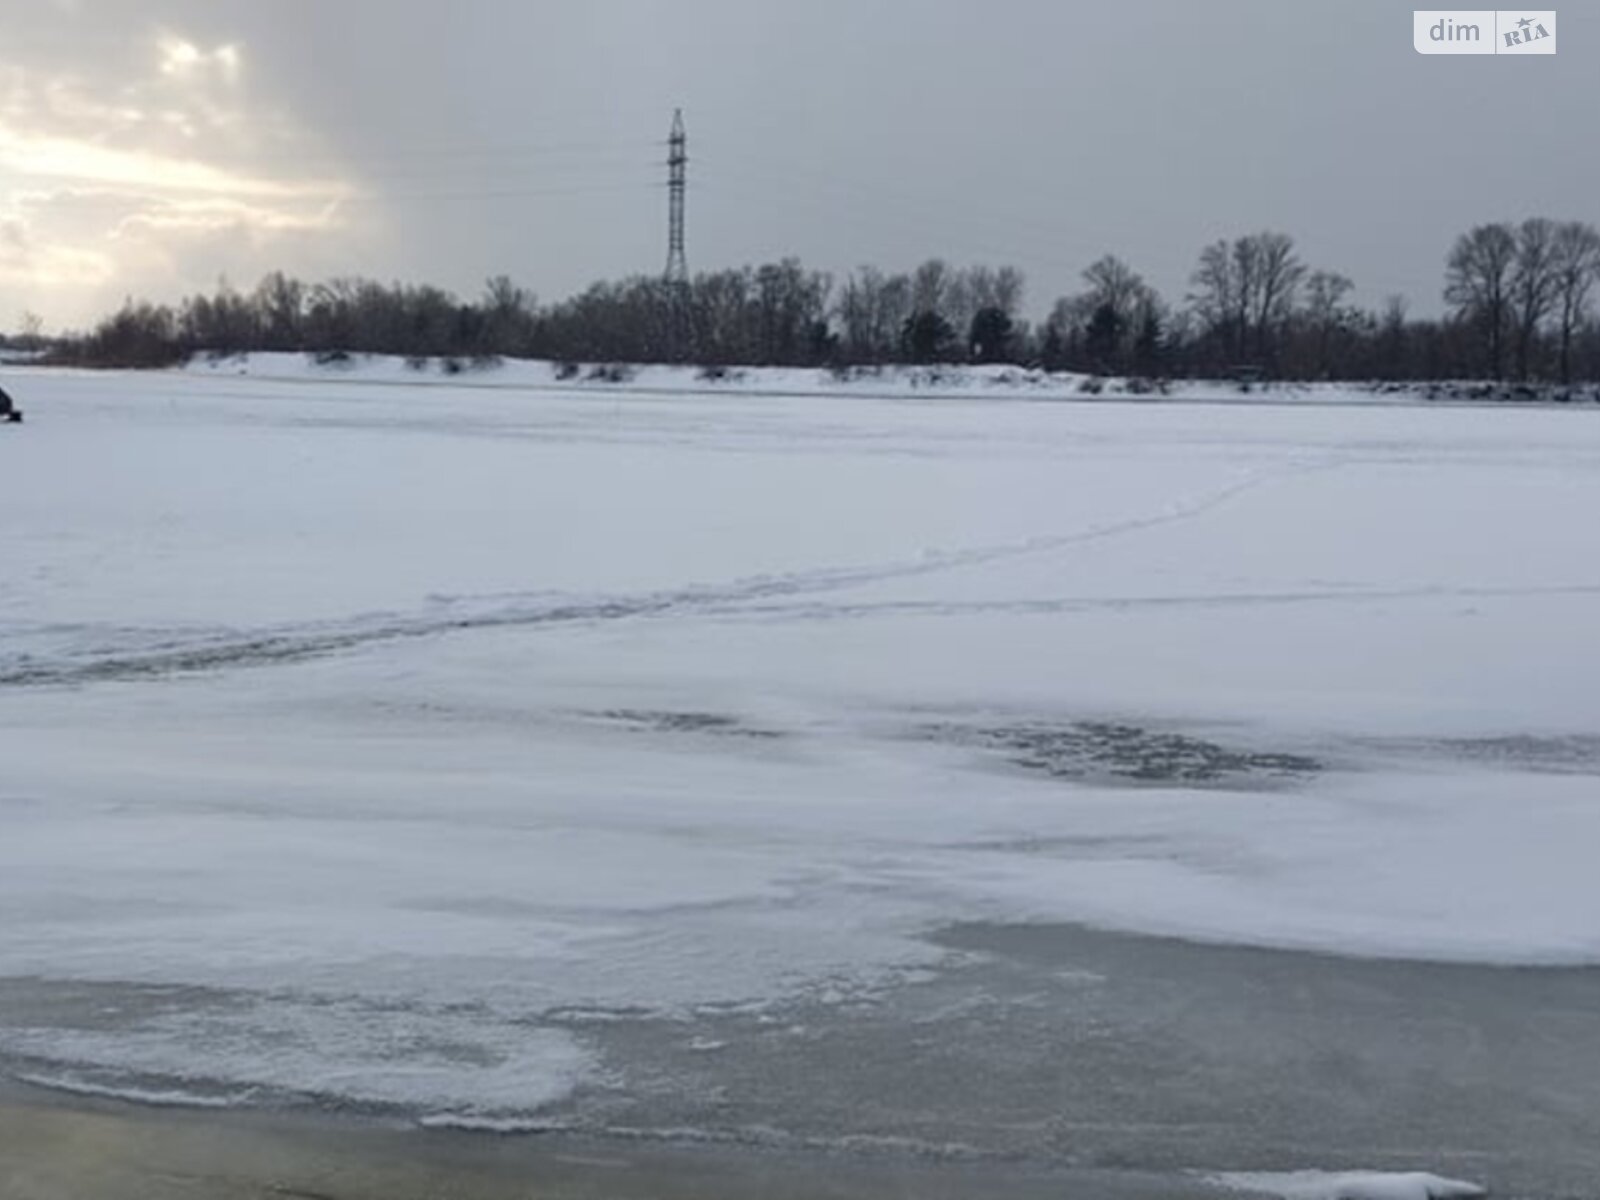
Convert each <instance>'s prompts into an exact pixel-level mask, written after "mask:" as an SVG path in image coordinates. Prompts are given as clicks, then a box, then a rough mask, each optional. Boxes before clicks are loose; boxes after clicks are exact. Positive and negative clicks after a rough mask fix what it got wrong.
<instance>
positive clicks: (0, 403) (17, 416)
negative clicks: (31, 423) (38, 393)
mask: <svg viewBox="0 0 1600 1200" xmlns="http://www.w3.org/2000/svg"><path fill="white" fill-rule="evenodd" d="M21 422H22V410H21V409H20V408H18V407H17V406H16V405H15V404H13V403H12V402H11V397H10V396H8V395H6V390H5V388H0V423H3V424H7V425H18V424H21Z"/></svg>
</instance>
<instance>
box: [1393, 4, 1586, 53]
mask: <svg viewBox="0 0 1600 1200" xmlns="http://www.w3.org/2000/svg"><path fill="white" fill-rule="evenodd" d="M1411 36H1412V41H1413V43H1414V44H1415V46H1416V48H1417V53H1418V54H1554V53H1555V52H1556V14H1555V10H1554V9H1551V8H1547V9H1540V10H1537V11H1535V10H1526V9H1525V10H1519V9H1500V10H1499V11H1496V10H1494V9H1492V8H1485V9H1435V8H1429V9H1417V10H1416V11H1415V12H1413V13H1412V29H1411Z"/></svg>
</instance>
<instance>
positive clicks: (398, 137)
mask: <svg viewBox="0 0 1600 1200" xmlns="http://www.w3.org/2000/svg"><path fill="white" fill-rule="evenodd" d="M135 7H137V9H138V11H137V12H134V11H130V10H131V9H134V8H135ZM0 14H3V15H4V16H5V17H6V18H7V20H6V26H7V28H8V29H14V30H21V31H22V32H21V33H20V34H19V35H18V36H16V37H8V39H7V41H8V45H7V49H8V56H7V63H6V66H5V68H4V69H3V70H0V130H4V131H6V132H7V133H9V135H10V136H11V138H12V142H11V143H10V145H11V152H10V153H9V155H7V154H6V153H5V150H6V145H7V143H5V141H4V139H3V138H0V222H4V223H5V226H6V230H7V232H6V233H5V236H4V238H0V247H3V248H0V286H3V287H4V288H5V293H6V296H7V297H8V299H11V301H12V302H11V307H13V308H15V309H18V310H20V309H21V308H22V307H33V308H36V309H38V310H40V311H43V312H45V313H46V314H47V315H48V316H50V317H51V318H52V319H53V320H58V321H61V320H81V319H82V318H83V317H84V316H85V315H86V314H87V313H88V312H90V311H92V310H93V309H94V308H95V307H96V306H101V305H104V304H106V303H109V302H111V301H112V300H113V299H114V298H115V297H118V296H120V295H121V294H123V293H126V292H135V293H143V294H150V295H155V296H160V297H163V298H170V297H171V296H173V295H175V294H177V293H178V292H180V291H182V290H184V289H186V288H188V287H193V286H208V285H209V284H210V283H212V282H214V281H215V279H216V277H217V276H218V275H221V274H226V275H228V276H230V277H231V278H234V279H235V280H237V281H240V282H242V283H249V282H252V281H253V279H254V277H255V275H258V274H260V273H261V272H262V271H264V270H266V269H268V268H269V267H273V266H280V265H281V266H283V267H284V268H286V269H289V270H293V271H295V272H298V273H301V274H305V275H323V274H331V273H354V272H363V273H370V274H375V275H378V276H381V277H386V278H393V277H406V278H417V279H423V278H426V279H429V280H434V281H437V282H441V283H444V284H446V285H448V286H451V287H454V288H457V289H460V290H463V291H467V292H474V291H476V290H477V288H478V286H479V284H480V283H481V281H482V279H483V277H484V276H486V275H488V274H491V273H498V272H501V271H505V272H508V273H510V274H512V275H513V276H514V277H516V278H517V279H519V280H520V281H522V282H524V283H525V284H527V285H528V286H530V287H532V288H534V289H536V290H537V291H538V292H539V293H540V294H541V295H544V296H546V297H549V296H554V295H560V294H564V293H566V292H569V291H571V290H574V289H576V288H579V287H581V286H582V285H583V284H585V283H586V282H588V281H589V280H591V279H593V278H595V277H599V276H613V275H621V274H626V273H631V272H637V271H645V272H650V271H656V270H659V269H660V267H661V265H662V258H663V252H664V248H663V244H662V243H663V232H664V231H663V224H664V200H665V197H664V194H663V192H662V190H661V187H660V180H661V176H662V171H661V169H660V168H659V167H658V165H657V164H658V163H659V161H660V160H661V159H662V158H663V157H664V147H663V146H661V145H660V144H659V143H660V141H661V139H662V138H664V136H665V132H666V127H667V123H668V121H669V119H670V115H671V110H672V109H673V108H674V107H675V106H678V105H682V106H683V107H684V108H685V109H686V110H687V113H688V117H689V122H690V136H691V156H692V163H691V199H690V260H691V266H692V267H713V266H722V265H728V264H732V263H737V262H742V261H746V260H752V259H758V258H771V257H777V256H780V255H783V254H789V253H795V254H799V255H801V256H803V257H804V258H805V259H806V260H807V261H808V262H810V263H812V264H814V265H818V266H823V267H827V268H830V269H833V270H835V271H844V270H847V269H849V268H850V267H851V266H853V265H855V264H858V263H861V262H867V261H871V262H875V263H879V264H882V265H884V266H887V267H905V266H909V265H911V264H913V263H914V262H915V261H916V260H917V259H919V258H921V257H924V256H927V255H930V254H941V255H944V256H946V257H948V258H950V259H952V260H954V261H957V262H975V261H989V262H1012V263H1015V264H1017V265H1019V266H1021V267H1023V268H1024V269H1025V270H1026V271H1027V272H1028V276H1029V280H1030V307H1031V308H1033V309H1035V310H1038V309H1041V308H1043V307H1045V306H1046V305H1047V304H1048V302H1049V300H1050V299H1051V298H1052V297H1053V296H1054V295H1056V294H1058V293H1060V292H1062V291H1067V290H1072V289H1074V288H1075V287H1076V286H1077V274H1078V272H1079V271H1080V270H1081V269H1082V268H1083V267H1084V266H1085V265H1087V263H1089V262H1090V261H1091V260H1092V259H1094V258H1095V257H1097V256H1098V255H1099V254H1101V253H1103V252H1106V251H1114V252H1116V253H1119V254H1121V255H1123V256H1124V257H1126V258H1128V259H1129V260H1130V261H1132V262H1133V263H1134V265H1135V266H1136V267H1138V268H1139V269H1141V270H1142V271H1144V272H1145V273H1146V274H1147V275H1148V276H1149V277H1150V278H1151V279H1152V281H1154V282H1155V283H1157V284H1158V286H1160V287H1161V288H1162V289H1163V290H1164V291H1165V292H1167V293H1168V295H1169V296H1172V297H1179V296H1181V294H1182V292H1183V290H1184V286H1185V281H1186V278H1187V275H1188V272H1189V270H1190V268H1191V266H1192V264H1193V262H1194V259H1195V256H1196V254H1197V253H1198V251H1199V249H1200V247H1201V245H1202V244H1204V243H1205V242H1206V241H1208V240H1211V239H1214V238H1216V237H1219V236H1224V235H1229V234H1234V233H1238V232H1243V231H1247V230H1251V229H1256V228H1261V227H1271V228H1281V229H1284V230H1287V231H1289V232H1291V233H1293V234H1295V235H1296V237H1297V238H1298V239H1299V241H1300V243H1301V248H1302V251H1303V253H1304V254H1305V256H1306V257H1307V258H1308V259H1309V260H1310V261H1312V262H1313V263H1314V264H1316V265H1324V266H1329V267H1333V268H1337V269H1339V270H1343V271H1345V272H1346V273H1348V274H1350V275H1351V276H1353V277H1354V278H1355V280H1356V282H1357V284H1358V286H1359V288H1360V294H1361V296H1362V298H1364V299H1366V300H1368V301H1370V302H1376V301H1377V300H1379V299H1380V298H1381V297H1382V296H1383V295H1385V294H1387V293H1390V292H1400V293H1403V294H1405V295H1407V296H1408V297H1409V298H1410V299H1411V301H1412V302H1413V304H1414V306H1415V307H1416V308H1417V309H1418V310H1421V311H1430V310H1432V309H1434V308H1436V307H1437V297H1438V291H1439V280H1440V274H1441V263H1442V259H1443V256H1444V253H1445V250H1446V248H1447V245H1448V243H1449V240H1450V238H1451V237H1452V236H1453V235H1454V233H1455V232H1457V231H1458V230H1460V229H1462V228H1464V227H1466V226H1467V225H1469V224H1472V223H1474V222H1477V221H1481V220H1487V219H1491V218H1497V217H1502V216H1521V215H1524V214H1527V213H1531V212H1544V213H1549V214H1550V215H1554V216H1561V217H1567V216H1582V217H1588V218H1591V219H1592V218H1594V217H1595V216H1596V215H1597V214H1596V213H1595V211H1594V209H1595V207H1596V204H1597V203H1600V201H1597V200H1596V197H1597V196H1600V187H1597V184H1600V163H1597V161H1596V159H1595V158H1594V156H1593V155H1589V154H1584V153H1579V152H1576V151H1575V149H1574V143H1575V142H1576V140H1577V138H1578V136H1579V129H1578V126H1577V123H1578V122H1579V121H1580V120H1581V119H1582V116H1583V114H1586V113H1588V112H1592V111H1594V110H1595V108H1596V107H1597V102H1600V70H1597V69H1596V67H1597V65H1600V64H1597V61H1596V58H1595V51H1594V49H1593V47H1592V42H1591V39H1590V37H1589V33H1590V31H1591V29H1592V23H1591V22H1590V21H1589V19H1588V14H1586V13H1583V12H1580V11H1578V10H1576V9H1569V10H1563V11H1562V14H1561V17H1562V28H1561V37H1562V51H1561V53H1560V54H1559V55H1557V56H1556V57H1554V58H1543V59H1536V60H1512V59H1504V58H1499V59H1497V58H1452V57H1436V58H1424V57H1421V56H1418V55H1416V54H1415V53H1414V52H1413V50H1412V48H1411V16H1410V9H1409V8H1401V7H1399V6H1398V5H1396V4H1393V3H1391V2H1389V0H1353V2H1352V0H1344V2H1339V3H1333V2H1329V0H1305V2H1300V3H1295V4H1285V3H1282V2H1281V0H1212V2H1210V3H1205V4H1199V3H1195V2H1194V0H1131V2H1125V3H1120V4H1117V5H1088V4H1081V3H1066V2H1062V0H1014V2H1012V3H1009V4H1008V3H993V4H988V5H978V4H975V3H972V2H971V0H961V2H956V0H915V2H913V0H853V2H845V0H816V2H813V3H808V4H803V5H801V4H793V3H783V4H779V3H771V2H770V0H687V2H683V3H667V2H665V0H591V2H589V3H585V4H582V5H552V4H517V3H512V2H510V0H505V2H495V0H455V2H453V3H451V4H449V5H427V6H422V5H415V6H413V5H407V4H398V3H393V2H387V3H384V2H378V0H341V2H340V3H337V4H328V3H312V2H310V0H289V2H280V3H276V4H272V5H261V4H247V3H243V2H239V0H207V2H204V3H202V2H199V0H169V2H167V3H161V2H159V0H158V2H155V3H151V4H146V5H139V6H130V5H121V4H112V3H95V2H93V0H78V2H77V3H72V4H65V3H58V4H56V5H54V6H50V7H46V8H43V9H41V8H39V7H38V6H37V5H27V6H24V5H22V4H19V3H13V2H12V0H0ZM163 39H166V40H165V42H164V41H163ZM177 45H183V46H188V47H191V48H192V53H190V52H189V51H174V50H173V47H174V46H177ZM163 46H165V47H166V48H165V49H163ZM230 48H231V49H230ZM174 53H176V54H177V58H173V54H174ZM230 56H231V60H230ZM230 63H231V65H230ZM163 66H166V67H167V70H165V71H163V69H162V68H163ZM45 137H60V138H67V139H70V140H73V141H74V142H77V143H81V144H83V145H86V146H90V147H95V148H98V149H100V150H106V151H117V152H122V153H127V154H131V155H138V156H144V158H145V159H147V160H151V161H154V162H155V163H156V167H155V169H154V170H153V171H152V174H154V175H157V176H162V177H164V178H165V179H166V181H167V183H166V185H164V186H156V184H155V183H153V182H152V181H151V180H150V179H148V178H144V177H142V176H138V175H137V173H135V178H134V179H133V180H131V181H130V180H129V179H126V178H124V179H115V178H111V179H108V178H105V177H104V176H106V175H108V174H109V175H115V171H114V170H111V169H109V168H108V169H107V170H102V171H101V172H100V176H101V177H93V173H92V172H90V173H89V177H79V178H70V177H49V178H46V177H42V176H41V175H40V174H39V173H38V171H37V170H36V169H30V167H29V164H28V163H27V162H26V161H22V158H23V156H22V155H20V153H19V152H18V151H17V148H16V140H17V139H18V138H23V139H30V138H31V139H40V138H45ZM36 149H37V147H36ZM179 164H190V165H192V166H196V167H204V168H207V169H209V170H211V171H214V172H216V177H215V178H214V179H213V180H212V182H213V183H214V184H215V185H216V186H214V187H210V188H208V187H207V186H204V183H205V177H204V176H194V175H190V176H185V175H184V174H183V171H182V170H180V169H179ZM81 165H82V164H80V166H81ZM100 165H101V166H102V167H104V166H106V163H104V162H102V163H101V164H100ZM147 165H148V164H147ZM37 166H38V163H37V161H35V162H34V163H33V164H32V167H33V168H37ZM96 205H98V206H99V208H98V209H96V208H95V206H96ZM97 211H98V213H99V215H98V216H96V215H95V213H96V212H97ZM12 298H14V299H12ZM13 317H14V314H12V313H7V312H5V311H3V310H0V324H3V323H6V322H8V321H10V320H11V319H13Z"/></svg>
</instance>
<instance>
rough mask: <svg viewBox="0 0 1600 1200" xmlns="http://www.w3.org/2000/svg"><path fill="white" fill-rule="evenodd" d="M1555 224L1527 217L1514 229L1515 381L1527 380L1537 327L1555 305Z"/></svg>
mask: <svg viewBox="0 0 1600 1200" xmlns="http://www.w3.org/2000/svg"><path fill="white" fill-rule="evenodd" d="M1558 283H1559V280H1558V276H1557V273H1556V223H1555V222H1554V221H1551V220H1550V219H1548V218H1547V217H1529V218H1528V219H1527V220H1526V221H1524V222H1523V223H1522V224H1521V225H1519V226H1518V227H1517V252H1516V257H1515V258H1514V259H1513V260H1512V264H1511V303H1512V317H1513V319H1514V320H1515V322H1516V333H1517V378H1518V379H1526V378H1527V377H1528V367H1529V363H1530V361H1531V360H1532V357H1533V346H1534V341H1535V339H1536V338H1537V337H1538V336H1539V326H1540V325H1541V324H1542V323H1543V322H1544V319H1545V317H1547V316H1548V315H1549V314H1550V309H1551V306H1552V305H1554V304H1555V301H1556V294H1557V288H1558Z"/></svg>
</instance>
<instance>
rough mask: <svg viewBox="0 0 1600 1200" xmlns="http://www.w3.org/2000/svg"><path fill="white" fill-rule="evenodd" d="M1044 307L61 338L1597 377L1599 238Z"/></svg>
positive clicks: (388, 322) (335, 299) (764, 359)
mask: <svg viewBox="0 0 1600 1200" xmlns="http://www.w3.org/2000/svg"><path fill="white" fill-rule="evenodd" d="M1082 280H1083V285H1082V288H1081V289H1080V290H1079V291H1077V292H1076V293H1074V294H1072V295H1069V296H1063V297H1061V298H1059V299H1058V300H1056V301H1055V303H1054V304H1053V305H1052V306H1051V307H1050V309H1049V311H1048V315H1047V316H1046V318H1045V319H1044V320H1043V321H1042V322H1039V323H1038V324H1031V323H1030V322H1028V321H1027V320H1025V319H1024V318H1023V317H1022V315H1021V310H1022V303H1023V297H1024V278H1023V274H1022V272H1021V271H1019V270H1017V269H1015V268H1013V267H998V268H991V267H986V266H977V267H967V268H958V267H953V266H950V265H949V264H947V263H946V262H945V261H944V260H942V259H937V258H935V259H930V260H928V261H927V262H925V263H923V264H922V265H921V266H919V267H918V268H916V270H914V271H911V272H906V273H892V272H884V271H880V270H877V269H875V268H872V267H863V268H861V269H859V270H857V271H854V272H851V273H850V274H849V275H847V276H845V277H844V278H843V279H835V278H834V277H833V276H831V275H829V274H827V273H826V272H821V271H813V270H809V269H807V268H806V267H804V266H803V265H802V264H801V263H800V262H799V261H798V260H796V259H793V258H787V259H784V260H782V261H781V262H777V263H767V264H763V265H761V266H755V267H743V268H739V269H733V270H723V271H712V272H706V273H703V274H700V275H697V276H695V277H694V278H693V279H692V280H690V281H689V282H687V283H685V284H681V285H673V284H671V283H668V282H666V281H665V280H662V279H659V278H651V277H643V276H640V277H635V278H632V279H626V280H623V281H621V282H613V283H597V284H595V285H593V286H592V287H590V288H589V289H588V290H586V291H584V292H582V293H581V294H579V295H577V296H574V297H571V298H570V299H566V300H563V301H560V302H558V303H554V304H541V303H539V301H538V300H537V299H536V297H535V296H534V295H533V294H532V293H530V292H528V291H526V290H524V289H522V288H520V287H518V286H517V285H516V284H514V283H513V282H512V281H511V280H510V279H507V278H505V277H499V278H496V279H492V280H490V281H489V282H488V284H487V286H486V288H485V289H484V292H483V294H482V295H481V296H480V297H478V298H477V299H475V300H462V299H460V298H459V297H457V296H455V295H453V294H451V293H449V292H446V291H443V290H441V289H439V288H436V287H429V286H412V285H406V284H383V283H378V282H374V281H372V280H367V279H335V280H331V281H329V282H326V283H319V284H306V283H302V282H301V281H299V280H296V279H291V278H289V277H287V276H285V275H283V274H281V273H275V274H272V275H269V276H268V277H267V278H265V279H264V280H262V281H261V283H260V284H259V285H258V286H257V287H256V288H255V289H254V290H253V291H249V292H240V291H237V290H234V289H233V288H230V287H228V286H226V285H223V286H221V287H219V288H218V290H217V291H216V292H214V293H213V294H210V295H197V296H192V297H190V298H189V299H187V300H185V301H184V302H183V303H182V304H180V305H178V306H176V307H168V306H164V305H155V304H149V303H144V302H135V301H131V300H130V301H129V302H127V303H126V304H125V305H124V306H123V308H122V309H121V310H120V311H119V312H117V313H116V314H114V315H112V316H111V317H108V318H107V319H106V320H104V321H102V322H101V323H100V324H99V325H98V326H97V327H96V328H94V329H93V330H92V331H91V332H89V333H87V334H85V335H83V336H81V337H75V338H69V339H66V340H64V341H63V342H62V343H61V344H60V345H58V347H57V348H56V357H57V358H58V359H60V360H62V361H68V362H72V363H77V364H80V365H88V366H105V367H152V366H163V365H168V364H171V363H174V362H178V361H181V360H183V359H185V358H187V357H189V356H191V355H194V354H197V353H210V354H234V353H240V352H243V351H250V350H281V351H302V352H307V353H312V354H322V355H338V354H352V353H367V354H393V355H402V356H407V357H412V358H421V357H442V358H448V359H457V360H467V359H478V360H483V359H491V358H497V357H502V356H508V357H527V358H545V359H551V360H555V361H567V362H618V363H623V362H673V361H676V362H690V363H696V364H700V365H703V366H812V367H815V366H832V367H841V368H844V367H853V366H875V365H885V364H894V363H908V364H939V363H1017V364H1023V365H1029V366H1040V367H1044V368H1046V369H1049V370H1071V371H1082V372H1090V373H1095V374H1106V375H1110V374H1115V375H1132V376H1144V377H1150V378H1156V377H1169V378H1170V377H1186V376H1187V377H1193V376H1207V377H1217V376H1243V377H1261V378H1276V379H1294V380H1312V379H1397V380H1404V379H1449V378H1468V377H1488V378H1493V379H1506V378H1516V379H1522V380H1533V379H1542V380H1557V381H1562V382H1570V381H1577V380H1585V381H1593V380H1597V379H1600V325H1597V323H1596V320H1595V317H1594V312H1593V308H1592V304H1591V300H1592V293H1593V291H1594V289H1595V285H1596V283H1597V282H1600V234H1597V233H1596V230H1595V228H1594V227H1593V226H1592V225H1589V224H1587V223H1583V222H1555V221H1550V220H1546V219H1544V218H1533V219H1530V220H1526V221H1523V222H1521V223H1520V224H1512V223H1505V222H1502V223H1496V224H1489V225H1482V226H1479V227H1477V228H1475V229H1473V230H1471V231H1470V232H1468V233H1465V234H1463V235H1461V237H1460V238H1458V239H1457V241H1456V243H1455V244H1454V246H1453V248H1452V249H1451V251H1450V254H1449V256H1448V259H1447V262H1446V264H1445V281H1444V298H1445V300H1446V302H1447V304H1448V306H1449V314H1448V315H1447V316H1446V317H1444V318H1441V319H1437V320H1416V319H1412V318H1411V317H1409V316H1408V315H1407V311H1406V306H1405V302H1404V301H1403V300H1402V299H1400V298H1399V297H1393V298H1390V299H1389V300H1388V301H1387V302H1386V303H1385V304H1384V305H1383V306H1382V307H1381V308H1380V309H1378V310H1376V311H1374V310H1368V309H1363V308H1361V307H1359V306H1357V305H1354V304H1352V303H1351V302H1350V296H1351V294H1352V292H1353V290H1354V284H1353V283H1352V281H1351V280H1350V279H1348V278H1347V277H1345V276H1344V275H1342V274H1339V273H1338V272H1336V271H1332V270H1327V269H1323V268H1318V267H1314V266H1312V265H1311V264H1308V263H1306V262H1305V261H1303V260H1302V258H1301V257H1300V255H1299V253H1298V252H1297V250H1296V248H1295V244H1294V241H1293V239H1292V238H1290V237H1289V236H1287V235H1286V234H1281V233H1272V232H1264V233H1256V234H1250V235H1247V236H1242V237H1238V238H1235V239H1232V240H1222V241H1218V242H1215V243H1213V244H1212V245H1209V246H1207V247H1205V249H1204V250H1203V251H1202V252H1201V254H1200V256H1199V260H1198V262H1197V264H1196V266H1195V269H1194V272H1193V274H1192V276H1191V278H1190V289H1189V291H1188V292H1187V294H1186V295H1185V296H1184V297H1183V299H1182V301H1181V302H1177V303H1174V302H1171V301H1168V300H1166V299H1164V298H1163V297H1162V296H1161V295H1160V294H1159V293H1158V292H1157V291H1156V289H1155V288H1153V287H1152V286H1150V284H1148V283H1147V282H1146V281H1145V280H1144V279H1143V278H1142V277H1141V276H1140V275H1139V274H1138V272H1136V271H1135V270H1134V269H1133V268H1132V267H1131V266H1129V265H1128V264H1127V263H1125V262H1123V261H1122V260H1121V259H1119V258H1117V257H1115V256H1114V255H1107V256H1106V257H1104V258H1101V259H1100V260H1098V261H1097V262H1095V263H1093V264H1092V265H1090V266H1089V267H1088V268H1087V269H1086V270H1085V271H1084V272H1083V277H1082Z"/></svg>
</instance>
